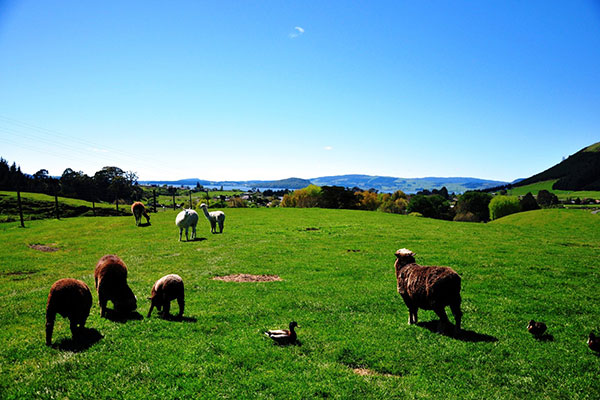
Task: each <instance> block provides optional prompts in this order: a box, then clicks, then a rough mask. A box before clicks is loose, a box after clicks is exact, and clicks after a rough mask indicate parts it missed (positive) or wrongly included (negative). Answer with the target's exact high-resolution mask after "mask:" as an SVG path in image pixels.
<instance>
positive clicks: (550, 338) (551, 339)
mask: <svg viewBox="0 0 600 400" xmlns="http://www.w3.org/2000/svg"><path fill="white" fill-rule="evenodd" d="M534 337H535V339H536V340H537V341H539V342H554V336H553V335H550V334H548V333H544V334H543V335H541V336H534Z"/></svg>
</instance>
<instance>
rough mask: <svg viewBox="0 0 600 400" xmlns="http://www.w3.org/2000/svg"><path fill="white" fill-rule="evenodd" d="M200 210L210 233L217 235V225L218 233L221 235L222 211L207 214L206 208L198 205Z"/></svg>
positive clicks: (223, 220) (203, 205)
mask: <svg viewBox="0 0 600 400" xmlns="http://www.w3.org/2000/svg"><path fill="white" fill-rule="evenodd" d="M200 208H202V211H204V215H205V216H206V219H207V220H208V221H209V222H210V233H217V223H218V224H219V233H223V224H224V223H225V213H224V212H223V211H212V212H208V206H207V205H206V204H204V203H202V204H200Z"/></svg>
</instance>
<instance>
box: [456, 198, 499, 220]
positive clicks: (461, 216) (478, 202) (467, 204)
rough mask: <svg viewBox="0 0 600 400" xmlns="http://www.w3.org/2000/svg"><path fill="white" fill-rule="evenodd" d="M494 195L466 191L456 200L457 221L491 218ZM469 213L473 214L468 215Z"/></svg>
mask: <svg viewBox="0 0 600 400" xmlns="http://www.w3.org/2000/svg"><path fill="white" fill-rule="evenodd" d="M491 200H492V196H491V195H490V194H489V193H483V192H474V191H470V192H465V193H463V194H462V195H461V196H459V197H458V201H457V202H456V207H455V209H456V217H455V218H454V220H455V221H470V222H487V221H489V220H490V210H489V204H490V201H491ZM467 214H472V215H468V216H467Z"/></svg>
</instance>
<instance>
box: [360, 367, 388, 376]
mask: <svg viewBox="0 0 600 400" xmlns="http://www.w3.org/2000/svg"><path fill="white" fill-rule="evenodd" d="M352 371H354V373H355V374H356V375H360V376H397V375H393V374H384V373H381V372H377V371H373V370H372V369H368V368H352Z"/></svg>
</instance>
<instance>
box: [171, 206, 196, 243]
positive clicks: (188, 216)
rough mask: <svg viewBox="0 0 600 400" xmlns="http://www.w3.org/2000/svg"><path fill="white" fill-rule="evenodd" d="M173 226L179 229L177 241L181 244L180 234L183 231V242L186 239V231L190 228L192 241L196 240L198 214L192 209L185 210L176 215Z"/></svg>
mask: <svg viewBox="0 0 600 400" xmlns="http://www.w3.org/2000/svg"><path fill="white" fill-rule="evenodd" d="M175 225H177V227H178V228H179V241H180V242H181V234H182V233H183V230H184V229H185V240H189V238H188V229H189V228H190V227H191V228H192V240H194V239H196V225H198V213H197V212H196V211H194V210H192V209H187V208H186V209H185V210H183V211H181V212H180V213H179V214H177V217H176V218H175Z"/></svg>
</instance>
